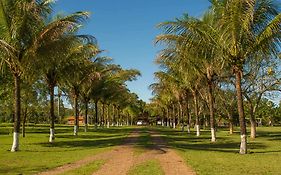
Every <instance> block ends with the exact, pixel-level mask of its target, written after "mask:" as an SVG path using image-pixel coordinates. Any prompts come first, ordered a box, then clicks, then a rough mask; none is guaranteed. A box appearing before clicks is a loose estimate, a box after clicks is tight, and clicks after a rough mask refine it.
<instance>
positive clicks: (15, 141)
mask: <svg viewBox="0 0 281 175" xmlns="http://www.w3.org/2000/svg"><path fill="white" fill-rule="evenodd" d="M19 138H20V133H18V132H14V135H13V145H12V149H11V152H16V151H18V150H19Z"/></svg>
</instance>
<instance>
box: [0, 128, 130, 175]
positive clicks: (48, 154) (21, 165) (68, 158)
mask: <svg viewBox="0 0 281 175" xmlns="http://www.w3.org/2000/svg"><path fill="white" fill-rule="evenodd" d="M26 131H27V133H26V137H25V138H23V137H20V151H19V152H16V153H11V152H10V148H11V145H12V134H11V133H12V128H11V126H6V125H0V155H1V156H0V174H35V173H38V172H41V171H45V170H47V169H52V168H54V167H58V166H61V165H64V164H68V163H71V162H75V161H77V160H80V159H83V158H85V157H88V156H92V155H95V154H97V153H100V152H103V151H105V150H108V149H110V148H112V146H115V145H119V144H121V143H122V140H123V139H124V138H125V137H127V135H128V133H129V132H131V131H132V128H124V127H123V128H110V129H107V128H105V129H98V130H94V129H89V132H87V133H85V132H84V131H83V127H81V128H80V130H79V136H77V137H75V136H73V127H69V126H57V127H56V139H55V143H53V144H50V143H48V138H49V127H48V126H47V125H41V126H39V127H38V126H33V127H27V130H26Z"/></svg>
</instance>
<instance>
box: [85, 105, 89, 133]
mask: <svg viewBox="0 0 281 175" xmlns="http://www.w3.org/2000/svg"><path fill="white" fill-rule="evenodd" d="M88 104H89V101H88V100H85V119H84V121H85V128H84V131H85V132H88V108H89V107H88Z"/></svg>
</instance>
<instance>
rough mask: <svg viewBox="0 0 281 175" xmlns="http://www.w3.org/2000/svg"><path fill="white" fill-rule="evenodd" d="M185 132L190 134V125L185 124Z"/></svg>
mask: <svg viewBox="0 0 281 175" xmlns="http://www.w3.org/2000/svg"><path fill="white" fill-rule="evenodd" d="M187 133H188V134H190V125H189V124H187Z"/></svg>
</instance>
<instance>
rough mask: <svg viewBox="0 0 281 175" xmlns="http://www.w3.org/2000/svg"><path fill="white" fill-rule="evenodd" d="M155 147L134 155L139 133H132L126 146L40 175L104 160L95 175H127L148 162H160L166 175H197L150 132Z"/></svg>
mask: <svg viewBox="0 0 281 175" xmlns="http://www.w3.org/2000/svg"><path fill="white" fill-rule="evenodd" d="M149 134H150V135H151V138H152V139H151V140H152V142H153V146H152V147H151V148H149V149H147V150H146V151H145V152H144V153H142V154H140V155H135V154H134V145H136V144H137V141H138V137H139V135H140V133H139V131H138V130H136V131H134V132H132V133H131V134H130V135H129V136H128V138H126V139H125V141H124V144H123V145H120V146H116V147H115V148H114V149H112V150H110V151H107V152H103V153H100V154H97V155H94V156H90V157H87V158H85V159H83V160H79V161H77V162H74V163H71V164H67V165H63V166H61V167H58V168H55V169H53V170H49V171H46V172H42V173H39V175H49V174H51V175H55V174H60V173H63V172H66V171H69V170H73V169H76V168H79V167H81V166H84V165H86V164H88V163H90V162H93V161H95V160H104V161H105V163H104V164H103V165H102V166H101V168H100V169H99V170H98V171H97V172H94V173H93V175H126V174H127V172H128V171H129V169H130V168H133V167H135V166H136V165H139V164H141V163H143V162H145V161H148V160H158V161H159V163H160V165H161V167H162V169H163V171H164V173H165V174H166V175H195V174H196V173H195V172H194V171H193V170H192V169H191V168H190V167H188V166H187V165H186V163H185V161H184V160H183V159H182V158H181V157H180V156H179V155H178V154H177V153H176V152H175V151H174V150H172V149H170V148H168V147H167V144H166V142H165V141H164V140H163V139H162V138H161V137H160V135H159V134H158V133H156V132H154V131H149Z"/></svg>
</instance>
